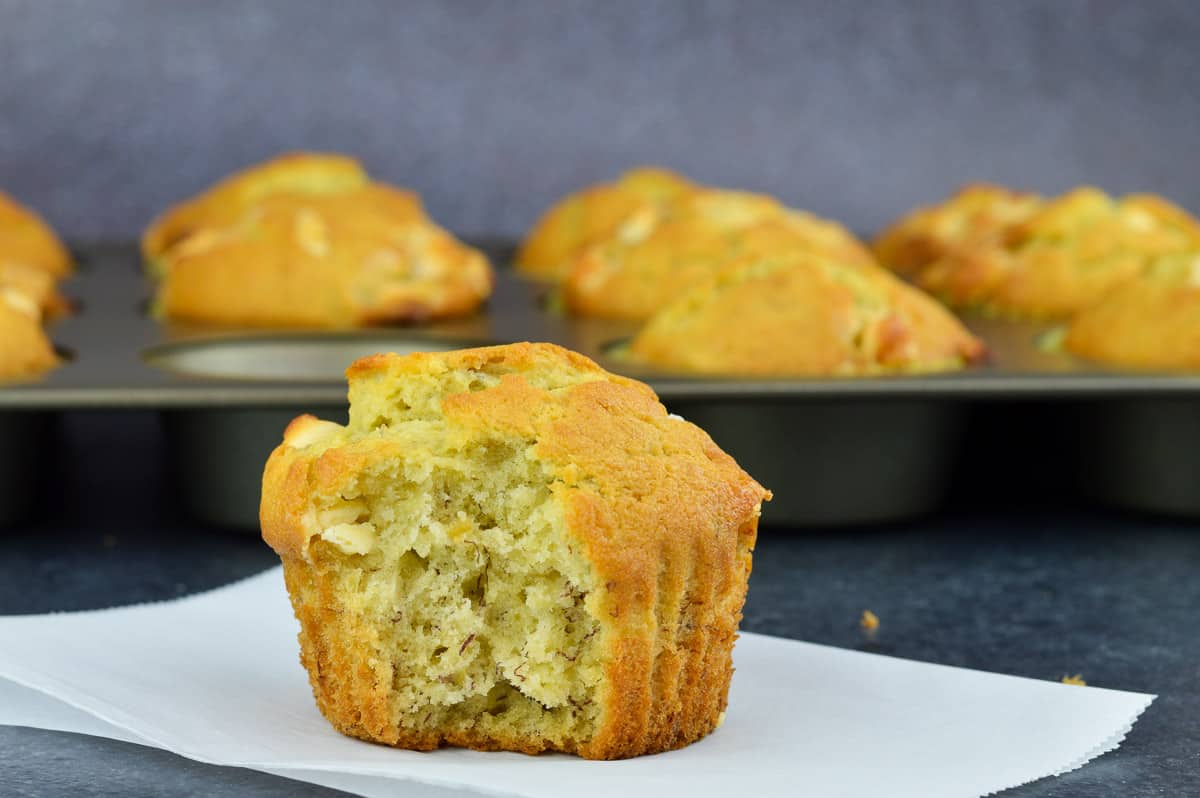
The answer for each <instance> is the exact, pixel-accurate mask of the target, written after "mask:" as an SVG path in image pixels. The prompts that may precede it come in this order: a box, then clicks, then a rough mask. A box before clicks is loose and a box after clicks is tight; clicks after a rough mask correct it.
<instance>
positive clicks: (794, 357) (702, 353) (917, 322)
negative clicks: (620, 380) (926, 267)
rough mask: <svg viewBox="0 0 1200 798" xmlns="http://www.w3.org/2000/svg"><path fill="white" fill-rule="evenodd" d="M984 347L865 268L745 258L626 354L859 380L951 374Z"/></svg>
mask: <svg viewBox="0 0 1200 798" xmlns="http://www.w3.org/2000/svg"><path fill="white" fill-rule="evenodd" d="M983 355H984V346H983V344H982V342H980V341H979V339H977V338H975V337H974V336H973V335H971V333H970V332H968V331H967V330H966V328H965V327H963V325H962V324H961V323H960V322H959V321H958V320H957V319H956V318H955V317H954V316H953V315H951V314H950V312H949V311H947V310H946V309H945V308H944V307H942V306H941V305H940V304H938V303H937V302H936V301H934V300H933V299H931V298H930V297H927V296H925V295H924V294H922V293H921V292H920V291H918V290H917V289H915V288H912V287H911V286H908V285H906V284H904V283H903V282H901V281H900V280H898V279H897V278H895V277H893V276H892V275H890V274H888V273H887V272H885V271H883V270H882V269H880V268H878V267H872V266H861V265H858V266H846V265H844V264H842V263H839V262H837V261H834V260H831V259H830V258H827V257H824V256H821V255H816V254H812V253H792V254H790V255H776V256H765V257H764V256H757V255H756V256H749V257H746V258H743V259H741V260H738V261H735V262H734V263H732V264H730V265H728V266H726V267H725V268H724V269H722V270H721V271H720V272H719V273H718V274H716V275H714V276H713V277H711V278H709V279H708V280H706V281H705V282H703V283H700V284H698V285H696V286H694V287H693V288H692V289H690V290H689V291H687V292H685V293H684V294H683V295H681V296H680V297H678V298H677V299H676V300H675V301H674V302H671V303H670V304H669V305H667V306H666V307H664V308H663V309H662V310H661V311H659V312H658V313H656V314H655V315H654V316H653V317H652V318H651V319H650V320H649V321H648V322H647V323H646V325H645V326H644V327H643V328H642V329H641V331H640V332H638V334H637V335H636V336H635V337H634V339H633V340H632V342H631V343H630V344H629V347H628V351H627V353H626V355H625V356H626V357H628V358H629V359H630V360H631V361H634V362H636V363H640V364H643V365H646V366H651V367H654V368H656V369H658V370H665V371H668V372H680V373H691V374H709V375H730V376H734V375H737V376H751V377H798V376H863V375H878V374H888V373H920V372H934V371H949V370H954V369H960V368H962V367H964V366H965V365H967V364H969V363H972V362H975V361H978V360H979V359H981V358H982V357H983Z"/></svg>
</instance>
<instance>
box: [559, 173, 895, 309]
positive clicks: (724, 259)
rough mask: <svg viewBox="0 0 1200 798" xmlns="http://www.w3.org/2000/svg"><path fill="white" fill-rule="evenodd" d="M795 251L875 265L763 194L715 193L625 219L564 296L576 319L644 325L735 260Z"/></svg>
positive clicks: (843, 239)
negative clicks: (576, 316)
mask: <svg viewBox="0 0 1200 798" xmlns="http://www.w3.org/2000/svg"><path fill="white" fill-rule="evenodd" d="M789 252H816V253H822V254H826V255H828V256H830V257H833V258H836V259H838V260H839V261H841V262H844V263H847V264H864V263H865V264H869V263H871V262H872V258H871V255H870V253H869V252H868V251H867V250H866V248H865V247H864V246H863V245H862V244H860V243H859V242H858V241H857V240H855V238H854V237H853V236H852V235H850V233H849V232H847V231H846V230H845V229H844V228H842V227H841V226H840V225H838V224H836V223H834V222H830V221H827V220H824V219H819V218H818V217H816V216H813V215H811V214H808V213H804V212H802V211H794V210H790V209H788V208H786V207H784V206H783V205H782V204H780V203H779V202H778V201H776V200H775V199H773V198H771V197H768V196H764V195H761V194H751V193H747V192H740V191H723V190H715V189H709V190H702V191H696V192H693V193H692V194H690V195H688V196H686V197H684V198H682V199H680V200H678V201H677V202H676V203H674V204H672V205H671V206H669V207H664V208H659V209H655V210H649V211H646V212H644V213H639V214H638V215H635V216H632V217H630V218H629V219H627V220H626V221H625V223H624V224H623V225H622V227H621V229H620V231H619V232H618V234H617V235H616V236H614V237H613V238H612V239H610V240H609V241H606V242H603V243H600V244H597V245H595V246H593V247H590V248H588V249H587V250H585V251H584V253H583V254H582V255H580V257H579V258H578V259H577V260H576V263H575V266H574V268H573V269H572V271H571V273H570V275H569V276H568V277H567V279H566V281H565V282H564V283H563V285H562V296H563V300H564V302H565V305H566V307H567V308H568V309H569V310H570V312H571V313H574V314H577V315H581V316H591V317H598V318H608V319H627V320H635V321H641V320H644V319H646V318H648V317H649V316H651V315H652V314H653V313H654V312H655V311H657V310H659V309H660V308H662V307H663V306H664V305H666V304H667V303H669V302H670V301H672V300H673V299H675V297H677V296H679V295H680V294H681V293H683V292H684V291H686V290H687V289H688V288H690V287H691V286H693V285H695V284H696V283H698V282H700V281H703V280H704V279H705V278H707V277H710V276H711V275H712V274H714V273H715V272H716V271H718V270H719V269H721V268H722V267H723V266H725V265H726V264H727V263H729V262H730V261H732V260H735V259H737V258H739V257H743V256H747V255H755V254H763V255H774V254H782V253H789Z"/></svg>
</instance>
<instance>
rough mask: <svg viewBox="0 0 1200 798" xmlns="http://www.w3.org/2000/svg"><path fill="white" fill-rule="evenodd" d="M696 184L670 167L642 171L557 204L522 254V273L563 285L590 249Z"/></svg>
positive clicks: (533, 232) (519, 264) (531, 234)
mask: <svg viewBox="0 0 1200 798" xmlns="http://www.w3.org/2000/svg"><path fill="white" fill-rule="evenodd" d="M695 188H696V186H695V185H694V184H693V183H691V182H689V181H688V180H686V179H685V178H683V177H680V176H679V175H677V174H675V173H674V172H670V171H667V170H666V169H656V168H651V167H642V168H640V169H633V170H631V171H629V172H626V173H625V174H624V175H622V176H621V178H620V179H619V180H617V181H615V182H613V183H608V184H602V185H598V186H591V187H589V188H586V189H584V190H582V191H579V192H577V193H575V194H571V195H569V196H567V197H566V198H565V199H563V200H560V201H559V202H558V203H556V204H555V205H553V206H552V207H551V208H550V209H549V210H547V211H546V212H545V214H543V215H542V217H541V219H539V220H538V221H537V223H536V224H535V225H534V226H533V229H532V230H530V231H529V235H528V236H527V237H526V239H525V242H524V243H523V244H522V245H521V248H520V250H519V251H518V252H517V257H516V267H517V271H519V272H520V273H521V274H524V275H526V276H528V277H532V278H534V279H538V280H547V281H551V282H557V281H560V280H562V279H563V278H565V277H566V276H567V273H568V272H569V271H570V269H571V265H572V263H573V262H574V260H575V257H576V256H577V255H578V254H579V253H580V252H582V251H583V249H584V248H586V247H587V246H589V245H591V244H593V243H596V242H597V241H602V240H604V239H607V238H609V237H610V236H612V235H613V234H615V233H616V232H617V230H618V229H619V228H620V227H621V224H622V223H623V222H624V221H625V220H626V219H628V218H629V217H631V216H633V215H635V214H637V213H639V212H644V211H653V210H654V209H655V208H658V207H661V206H663V205H665V204H668V203H670V202H673V201H675V200H676V199H678V198H680V197H682V196H684V195H686V194H688V193H690V192H691V191H692V190H694V189H695Z"/></svg>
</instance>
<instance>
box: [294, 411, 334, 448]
mask: <svg viewBox="0 0 1200 798" xmlns="http://www.w3.org/2000/svg"><path fill="white" fill-rule="evenodd" d="M343 430H344V427H342V425H341V424H335V423H333V422H332V421H322V420H320V419H316V418H314V419H309V420H308V421H307V422H306V423H304V424H302V425H299V426H298V428H293V429H292V430H291V432H290V434H289V435H288V436H287V437H286V438H285V443H287V445H288V446H290V447H291V448H293V449H304V448H307V447H309V446H312V445H313V444H314V443H319V442H321V441H323V440H326V439H328V438H332V437H333V436H334V435H337V434H338V433H339V432H342V431H343Z"/></svg>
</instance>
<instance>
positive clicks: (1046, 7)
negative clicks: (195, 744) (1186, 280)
mask: <svg viewBox="0 0 1200 798" xmlns="http://www.w3.org/2000/svg"><path fill="white" fill-rule="evenodd" d="M289 148H329V149H336V150H343V151H346V152H349V153H354V154H357V155H359V156H361V157H362V158H363V159H364V160H365V161H366V163H367V164H368V166H369V168H370V169H371V170H372V171H373V172H374V173H375V174H377V175H378V176H380V177H383V178H385V179H388V180H390V181H393V182H397V183H401V184H404V185H407V186H411V187H413V188H415V189H417V190H419V191H420V192H421V193H422V194H423V195H424V196H425V198H426V201H427V204H428V206H429V207H430V210H431V211H432V213H433V214H434V215H435V217H436V218H438V219H439V220H441V221H442V222H443V223H445V224H447V225H448V226H450V227H451V228H452V229H454V230H456V231H458V232H460V233H465V234H495V233H500V234H508V235H517V234H519V233H520V232H521V231H522V230H524V229H525V228H526V227H527V226H528V225H529V224H530V223H531V222H532V220H533V219H534V218H535V217H536V215H537V213H538V212H539V211H540V210H541V209H542V208H543V207H544V206H545V205H546V204H547V203H549V202H551V201H552V200H553V199H554V198H555V197H556V196H558V195H560V194H562V193H564V192H566V191H568V190H570V189H572V188H575V187H577V186H579V185H580V184H582V183H585V182H589V181H595V180H600V179H604V178H607V177H609V176H611V175H613V174H614V173H616V172H618V171H619V170H621V169H623V168H625V167H627V166H629V165H632V164H637V163H641V162H657V163H662V164H666V165H669V166H672V167H675V168H678V169H681V170H683V171H685V172H687V173H688V174H690V175H693V176H694V177H696V178H698V179H701V180H704V181H710V182H713V183H717V184H724V185H730V186H739V187H745V188H752V189H757V190H763V191H769V192H772V193H775V194H778V195H780V196H781V197H783V198H784V199H786V200H787V201H788V202H790V203H791V204H794V205H797V206H802V207H807V208H810V209H813V210H815V211H818V212H821V213H824V214H828V215H831V216H834V217H838V218H840V219H843V220H844V221H846V222H848V223H850V224H851V225H852V226H854V227H855V228H858V229H860V230H872V229H875V228H877V227H878V226H879V225H881V224H882V223H884V222H886V221H887V220H888V219H890V218H891V217H893V216H894V215H896V214H898V213H900V212H902V211H903V210H904V209H906V208H907V207H909V206H910V205H912V204H913V203H917V202H921V201H926V200H931V199H934V198H936V197H938V196H939V195H941V194H943V193H944V192H946V191H948V190H950V189H951V188H953V187H954V186H956V185H958V184H959V183H962V182H964V181H966V180H971V179H980V178H983V179H992V180H999V181H1005V182H1008V183H1011V184H1014V185H1017V186H1023V187H1031V188H1036V189H1040V190H1045V191H1053V190H1059V189H1062V188H1064V187H1066V186H1069V185H1072V184H1075V183H1079V182H1083V181H1089V182H1094V183H1096V184H1099V185H1100V186H1102V187H1104V188H1106V189H1109V190H1112V191H1118V192H1120V191H1129V190H1138V189H1144V190H1154V191H1158V192H1161V193H1164V194H1166V195H1167V196H1169V197H1171V198H1173V199H1175V200H1176V201H1179V202H1181V203H1183V204H1184V205H1186V206H1188V207H1190V208H1191V209H1193V210H1198V211H1200V157H1197V151H1198V150H1200V4H1197V3H1193V2H1187V0H1182V1H1181V2H1147V3H1142V4H1134V3H1128V2H1099V1H1096V2H1083V1H1082V0H1069V1H1064V2H913V3H903V4H902V3H898V2H897V3H891V2H869V3H868V2H863V3H833V2H829V3H820V2H796V3H786V2H768V1H767V0H763V1H762V2H745V3H736V4H735V3H733V2H607V3H600V2H596V3H562V4H560V3H552V2H503V3H502V2H492V3H482V2H477V3H472V2H448V3H437V2H417V3H389V2H325V1H323V0H322V1H314V2H308V1H307V0H305V1H303V2H295V1H293V2H282V1H280V2H232V1H226V0H221V1H220V2H186V3H185V2H166V0H162V1H161V2H149V1H148V0H111V1H108V2H105V1H104V0H94V1H92V2H88V1H87V0H0V187H3V188H5V189H7V190H9V191H11V192H14V193H15V194H17V195H18V196H19V197H20V198H22V199H23V200H25V201H27V202H29V203H31V204H32V205H34V206H35V207H37V208H39V209H41V210H42V211H43V212H45V213H46V214H47V215H48V216H49V217H50V219H51V220H52V221H53V222H54V223H55V224H57V225H58V226H59V227H60V228H61V229H62V230H63V231H64V232H65V234H66V235H67V236H68V237H71V238H75V239H80V238H82V239H95V238H119V237H128V236H131V235H133V234H135V233H137V232H138V231H139V230H140V229H141V227H142V226H143V225H144V224H145V223H146V221H147V220H148V219H149V218H150V217H151V216H152V215H153V214H154V213H155V212H156V211H157V210H159V209H161V208H162V207H163V206H164V204H166V203H169V202H171V201H173V200H175V199H178V198H179V197H181V196H184V195H187V194H189V193H192V192H194V191H196V190H197V189H199V188H201V187H202V186H204V185H206V184H207V183H209V182H211V181H212V180H213V179H215V178H217V177H219V176H221V175H223V174H224V173H226V172H228V171H230V170H232V169H234V168H236V167H239V166H242V165H245V164H247V163H250V162H253V161H256V160H259V159H262V158H264V157H266V156H269V155H271V154H274V153H276V152H278V151H281V150H285V149H289Z"/></svg>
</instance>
